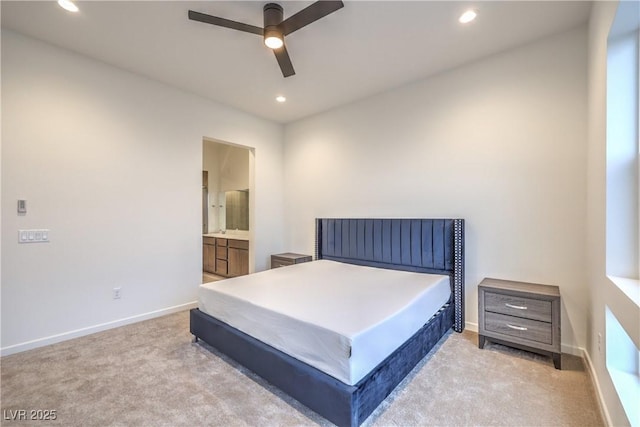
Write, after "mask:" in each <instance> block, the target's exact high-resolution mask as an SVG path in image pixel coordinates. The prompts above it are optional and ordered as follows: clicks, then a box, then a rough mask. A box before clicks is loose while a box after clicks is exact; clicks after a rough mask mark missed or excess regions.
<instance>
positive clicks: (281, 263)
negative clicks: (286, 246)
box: [271, 256, 295, 268]
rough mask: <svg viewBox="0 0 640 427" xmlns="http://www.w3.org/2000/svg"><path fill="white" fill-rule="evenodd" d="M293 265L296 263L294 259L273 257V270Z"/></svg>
mask: <svg viewBox="0 0 640 427" xmlns="http://www.w3.org/2000/svg"><path fill="white" fill-rule="evenodd" d="M293 264H295V262H293V260H292V259H285V258H278V257H275V256H274V257H271V268H278V267H286V266H287V265H293Z"/></svg>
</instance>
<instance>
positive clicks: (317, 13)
mask: <svg viewBox="0 0 640 427" xmlns="http://www.w3.org/2000/svg"><path fill="white" fill-rule="evenodd" d="M343 6H344V3H343V2H341V1H317V2H315V3H313V4H312V5H311V6H308V7H306V8H304V9H302V10H301V11H300V12H298V13H296V14H295V15H291V16H290V17H288V18H287V19H285V20H284V21H282V22H281V23H280V25H278V27H280V29H281V30H282V34H284V35H285V36H286V35H287V34H291V33H293V32H294V31H296V30H299V29H300V28H302V27H304V26H306V25H309V24H311V23H312V22H314V21H317V20H318V19H320V18H323V17H325V16H327V15H328V14H330V13H333V12H335V11H336V10H338V9H341V8H342V7H343Z"/></svg>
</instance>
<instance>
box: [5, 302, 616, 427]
mask: <svg viewBox="0 0 640 427" xmlns="http://www.w3.org/2000/svg"><path fill="white" fill-rule="evenodd" d="M191 338H192V337H191V335H190V334H189V318H188V312H181V313H177V314H173V315H170V316H165V317H162V318H158V319H154V320H149V321H145V322H141V323H138V324H134V325H129V326H125V327H122V328H118V329H113V330H110V331H106V332H101V333H98V334H94V335H91V336H87V337H83V338H79V339H76V340H72V341H67V342H64V343H60V344H56V345H52V346H49V347H44V348H40V349H36V350H31V351H28V352H24V353H20V354H16V355H12V356H7V357H3V358H2V359H1V360H0V363H1V371H2V383H1V407H2V414H3V417H2V425H3V426H5V425H6V426H11V425H34V426H47V425H59V426H297V425H318V424H319V425H330V423H328V422H327V421H326V420H324V419H323V418H321V417H320V416H318V415H316V414H315V413H314V412H312V411H310V410H309V409H307V408H305V407H304V406H302V405H301V404H299V403H297V402H296V401H295V400H293V399H291V398H289V397H288V396H286V395H284V394H283V393H281V392H279V391H278V390H277V389H275V388H273V387H271V386H269V385H268V384H266V383H265V382H264V381H262V380H260V379H259V378H257V377H256V376H254V375H252V374H251V373H248V372H246V370H244V369H242V368H240V367H238V366H237V365H235V364H234V363H233V362H231V361H229V360H227V359H225V358H222V357H221V356H220V355H218V354H216V353H213V352H212V351H211V349H210V348H209V347H208V346H206V344H202V343H198V344H194V343H193V342H192V340H191ZM563 367H565V368H566V369H564V370H562V371H557V370H555V369H554V368H553V364H552V362H551V360H550V359H549V358H546V357H542V356H536V355H533V354H531V353H526V352H521V351H518V350H512V349H509V348H507V347H503V346H499V345H495V344H490V343H488V344H487V345H486V346H485V349H484V350H479V349H478V347H477V336H476V335H475V334H474V333H470V332H465V333H463V334H457V333H450V334H448V335H447V336H446V337H445V339H444V340H442V341H441V342H440V345H439V346H437V347H436V348H435V349H434V350H433V351H432V352H431V353H430V354H429V355H428V356H427V357H426V358H425V360H423V361H422V362H421V363H420V364H419V365H418V366H417V367H416V369H414V371H413V372H412V373H411V374H410V375H409V377H408V378H407V379H405V381H404V382H403V383H401V384H400V385H399V386H398V388H396V390H395V391H394V392H393V393H392V395H391V396H389V398H387V399H386V400H385V401H384V402H383V403H382V404H381V405H380V407H379V408H378V409H377V410H376V411H375V412H374V413H373V414H372V415H371V417H369V418H368V419H367V420H366V421H365V425H366V426H414V425H416V426H417V425H420V426H430V425H439V426H458V425H460V426H462V425H469V426H470V425H473V426H499V425H501V426H590V425H594V426H595V425H598V426H601V425H604V424H603V422H602V419H601V418H600V415H599V412H598V409H597V404H596V401H595V396H594V393H593V388H592V386H591V383H590V380H589V378H588V376H587V374H586V373H585V371H584V368H583V366H582V361H581V360H580V359H578V358H575V357H571V356H566V355H565V356H563ZM38 409H41V410H55V411H56V417H57V419H56V420H55V421H49V422H43V421H11V420H8V419H7V418H11V416H10V415H11V414H15V413H16V412H15V411H16V410H26V411H27V415H29V410H38Z"/></svg>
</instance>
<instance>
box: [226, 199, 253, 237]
mask: <svg viewBox="0 0 640 427" xmlns="http://www.w3.org/2000/svg"><path fill="white" fill-rule="evenodd" d="M224 200H225V202H224V207H225V229H226V230H247V231H248V230H249V190H232V191H225V192H224Z"/></svg>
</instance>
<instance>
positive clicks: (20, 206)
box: [18, 200, 27, 215]
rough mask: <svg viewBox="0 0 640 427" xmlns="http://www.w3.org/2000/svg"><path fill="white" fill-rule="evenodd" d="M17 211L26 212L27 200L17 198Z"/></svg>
mask: <svg viewBox="0 0 640 427" xmlns="http://www.w3.org/2000/svg"><path fill="white" fill-rule="evenodd" d="M18 213H19V214H23V215H24V214H26V213H27V201H26V200H18Z"/></svg>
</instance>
